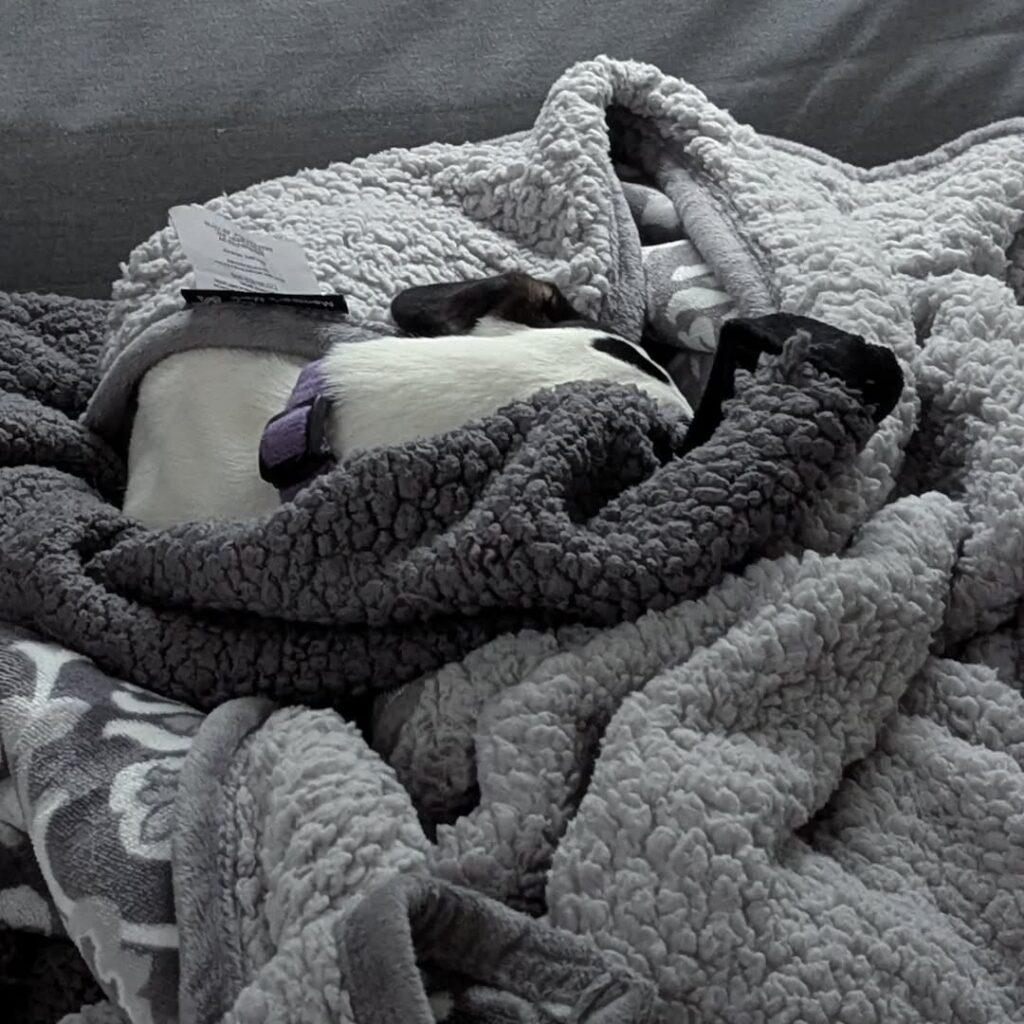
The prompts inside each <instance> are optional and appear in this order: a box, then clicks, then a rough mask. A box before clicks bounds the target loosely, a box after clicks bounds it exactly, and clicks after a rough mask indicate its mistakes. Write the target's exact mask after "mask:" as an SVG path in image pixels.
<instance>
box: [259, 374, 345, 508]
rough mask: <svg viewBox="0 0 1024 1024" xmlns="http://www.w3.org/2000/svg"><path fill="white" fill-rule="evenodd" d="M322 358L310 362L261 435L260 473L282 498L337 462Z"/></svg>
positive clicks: (294, 491)
mask: <svg viewBox="0 0 1024 1024" xmlns="http://www.w3.org/2000/svg"><path fill="white" fill-rule="evenodd" d="M321 363H322V360H319V359H317V360H315V361H314V362H312V363H307V364H306V365H305V366H304V367H303V368H302V372H301V373H300V374H299V379H298V380H297V381H296V382H295V387H294V388H293V389H292V393H291V395H289V396H288V402H287V403H286V404H285V407H284V411H283V412H279V413H278V414H277V415H276V416H275V417H274V418H273V419H271V420H269V421H268V423H267V425H266V426H265V427H264V428H263V436H262V437H261V438H260V476H261V477H263V479H264V480H266V481H267V483H269V484H272V485H273V486H274V487H276V488H277V490H278V492H279V493H280V495H281V500H282V501H291V500H292V498H294V497H295V495H296V494H298V493H299V491H301V490H302V488H303V487H305V486H306V485H307V484H308V483H311V482H312V481H313V480H315V479H316V477H318V476H320V474H321V473H326V472H327V471H328V470H329V469H331V468H332V467H333V466H334V464H335V458H334V453H333V452H332V451H331V441H330V436H329V429H328V428H329V423H328V420H329V415H330V411H331V400H330V398H328V397H327V394H326V381H325V380H324V374H323V366H322V365H321Z"/></svg>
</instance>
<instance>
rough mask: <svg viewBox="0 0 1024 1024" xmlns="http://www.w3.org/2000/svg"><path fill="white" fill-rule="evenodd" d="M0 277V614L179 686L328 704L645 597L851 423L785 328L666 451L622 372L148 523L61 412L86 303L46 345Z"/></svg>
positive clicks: (664, 431) (199, 702)
mask: <svg viewBox="0 0 1024 1024" xmlns="http://www.w3.org/2000/svg"><path fill="white" fill-rule="evenodd" d="M5 302H6V305H5V307H4V308H5V310H6V313H5V314H4V320H5V327H4V329H5V331H6V332H7V334H8V337H9V343H8V344H5V345H4V346H3V349H2V351H0V372H2V373H3V374H4V379H5V381H6V382H7V385H6V393H5V394H4V396H3V398H2V402H0V462H2V465H3V468H2V470H0V474H2V477H0V552H2V555H0V618H6V619H8V620H13V621H17V622H20V623H22V624H25V625H30V626H31V627H32V628H34V629H35V630H37V631H39V632H40V633H42V634H43V635H45V636H47V637H49V638H51V639H53V640H56V641H58V642H60V643H63V644H66V645H67V646H68V647H71V648H72V649H75V650H78V651H80V652H81V653H83V654H86V655H88V656H89V657H91V658H94V659H95V660H96V662H97V663H98V664H100V665H101V666H102V667H103V668H105V669H106V670H108V671H111V672H113V673H115V674H117V675H120V676H123V677H125V678H128V679H131V680H133V681H134V682H136V683H137V684H139V685H142V686H145V687H147V688H149V689H152V690H154V691H156V692H158V693H161V694H163V695H166V696H171V697H175V698H178V699H182V700H185V701H188V702H189V703H191V704H193V705H194V706H197V707H201V708H210V707H213V706H215V705H217V704H218V703H220V702H222V701H224V700H225V699H227V698H230V697H236V696H242V695H247V694H259V695H264V696H269V697H272V698H274V699H279V700H303V701H311V702H315V703H325V702H333V703H342V704H344V702H345V701H346V700H348V699H350V698H358V697H361V696H363V695H365V694H367V693H369V692H372V691H378V690H384V689H389V688H392V687H395V686H397V685H399V684H401V683H404V682H407V681H409V680H411V679H414V678H416V677H417V676H419V675H421V674H423V673H424V672H427V671H430V670H433V669H436V668H439V667H440V666H441V665H443V664H445V663H446V662H448V661H452V660H455V659H457V658H459V657H461V656H462V655H464V654H465V653H467V652H468V651H470V650H471V649H473V648H475V647H477V646H479V645H480V644H481V643H483V642H485V641H486V640H488V639H491V638H492V637H495V636H497V635H499V634H500V633H504V632H508V631H509V630H513V629H517V628H522V627H527V626H534V627H546V626H553V625H565V624H568V623H584V624H591V625H610V624H613V623H616V622H618V621H621V620H624V619H631V618H635V617H636V616H637V615H639V614H641V613H642V612H643V611H645V610H648V609H663V608H667V607H669V606H670V605H672V604H674V603H675V602H677V601H679V600H681V599H684V598H689V597H693V596H695V595H697V594H699V593H701V592H702V591H704V590H705V589H706V588H707V587H708V586H710V585H711V584H713V583H715V582H717V581H718V580H720V579H721V578H722V576H723V575H724V573H725V572H726V571H728V570H734V569H737V568H739V567H741V566H743V565H745V564H746V563H747V562H748V561H750V559H751V558H753V557H755V556H758V555H761V554H763V553H764V552H765V551H766V550H769V549H772V548H777V547H778V546H779V545H780V544H781V543H783V542H784V541H785V540H786V538H787V537H788V536H790V534H791V532H792V529H793V524H794V523H795V522H796V521H798V519H799V516H800V514H801V513H803V512H806V510H807V508H808V506H809V505H810V504H811V503H813V501H814V498H815V496H816V495H818V494H820V493H821V492H822V491H823V489H824V488H825V486H826V485H827V484H828V482H829V480H830V479H831V478H832V477H833V476H834V475H835V474H836V472H837V471H839V470H840V469H842V468H843V467H845V466H848V465H849V464H850V463H851V461H852V459H853V457H854V456H855V454H856V452H857V451H858V450H859V449H860V448H861V447H862V446H863V445H864V443H865V442H866V441H867V439H868V437H869V436H870V434H871V433H872V430H873V423H872V421H871V419H870V416H869V415H868V413H867V412H866V411H865V409H864V408H863V407H862V405H861V404H860V403H859V402H858V401H857V400H856V399H855V398H854V397H853V396H852V395H851V393H850V392H848V391H847V390H846V389H845V388H844V387H843V386H842V385H840V384H839V383H838V382H836V381H835V380H834V379H832V378H828V377H822V376H819V375H817V374H816V372H815V371H814V370H813V369H812V368H811V367H810V366H808V365H807V363H806V362H805V360H804V359H803V349H804V342H803V341H802V340H801V339H800V338H795V339H794V340H793V341H792V342H791V344H790V345H789V348H788V349H787V352H786V354H785V356H784V358H783V359H782V360H781V361H780V362H779V363H778V364H777V365H776V366H774V367H772V368H769V369H765V370H764V371H763V372H760V375H759V376H758V377H757V379H756V380H755V379H753V378H750V377H744V379H743V380H742V381H741V382H740V389H739V394H738V398H737V400H736V401H735V402H733V403H732V404H731V405H730V406H729V407H728V409H727V413H726V417H725V422H724V423H723V424H722V426H721V428H720V430H719V431H718V434H717V435H716V437H715V438H714V439H713V441H712V442H711V443H710V444H707V445H705V446H703V447H701V448H699V449H697V450H695V451H693V452H690V453H688V454H686V455H685V456H681V455H680V451H681V443H682V438H683V431H682V428H681V426H680V425H678V424H675V423H673V422H671V421H668V420H665V419H663V418H662V416H661V415H660V414H659V413H658V412H657V410H656V409H655V407H654V405H653V403H652V402H651V401H650V400H649V399H648V398H646V397H645V396H644V395H642V394H641V393H640V392H639V391H637V390H635V389H629V388H624V387H617V386H612V385H603V384H593V385H588V386H579V385H569V386H567V387H565V388H562V389H558V390H557V391H555V392H551V393H541V394H539V395H537V396H535V397H534V398H533V399H531V400H529V401H527V402H522V403H518V404H516V405H513V406H510V407H508V408H505V409H503V410H501V411H500V412H499V413H497V414H495V415H494V416H492V417H490V418H488V419H486V420H483V421H481V422H478V423H474V424H470V425H468V426H466V427H464V428H462V429H460V430H458V431H455V432H454V433H452V434H449V435H446V436H443V437H439V438H432V439H428V440H425V441H421V442H415V443H411V444H408V445H405V446H402V447H400V448H395V449H386V450H385V449H382V450H377V451H371V452H368V453H366V454H364V455H362V456H360V457H357V458H356V459H354V460H352V461H351V462H349V463H347V464H346V465H345V466H343V467H341V468H339V469H337V470H336V471H334V472H332V473H331V474H329V475H327V476H326V477H324V478H323V479H321V480H319V481H317V482H316V483H315V484H313V485H312V486H310V487H309V488H308V489H306V490H305V491H304V492H303V493H302V494H301V495H300V496H299V498H298V499H297V500H296V501H295V502H294V503H293V504H288V505H284V506H282V507H281V508H280V509H279V510H278V511H276V512H274V513H273V514H271V515H270V516H268V517H266V518H263V519H258V520H248V521H239V522H227V523H198V524H192V525H186V526H181V527H178V528H175V529H170V530H164V531H149V530H144V529H141V528H140V527H138V526H137V525H135V524H133V523H131V522H129V521H128V520H126V519H125V518H123V517H122V516H121V515H120V513H119V511H118V509H117V505H116V503H117V489H118V485H119V483H120V481H121V472H122V470H121V463H120V461H119V459H118V458H117V456H116V455H115V453H114V452H112V451H111V450H110V449H108V448H107V446H106V445H105V444H104V443H103V442H102V441H100V440H99V439H98V438H97V437H96V436H95V435H93V434H92V433H91V432H90V431H88V430H87V429H85V428H84V427H83V426H82V425H81V424H80V423H79V422H78V420H77V419H76V414H77V413H78V412H80V410H81V403H82V399H83V398H85V397H86V395H87V393H88V385H89V383H90V382H91V381H92V380H93V379H94V371H93V369H92V366H93V365H94V360H95V359H96V357H97V355H98V352H99V346H100V342H101V340H102V337H101V332H100V330H99V324H98V320H95V319H94V320H92V321H87V320H85V319H84V318H85V316H86V313H85V312H83V313H82V314H81V315H82V317H83V320H82V324H83V326H82V331H81V332H79V333H76V334H74V335H73V336H72V344H73V346H74V347H73V348H68V346H67V345H66V344H65V341H64V335H63V334H60V335H57V334H54V333H50V332H49V330H48V324H49V323H50V320H51V318H52V316H53V313H52V309H53V304H52V302H51V301H50V300H46V299H40V298H33V297H27V298H20V299H10V298H9V299H6V300H5ZM58 308H62V309H68V308H73V307H67V306H59V307H58ZM83 309H84V310H87V311H89V312H92V311H93V310H94V307H92V306H88V307H83ZM239 315H247V314H239ZM248 315H253V314H248ZM255 315H259V314H258V313H257V314H255ZM43 361H45V363H43ZM41 365H45V368H46V369H45V373H43V372H41V371H40V366H41ZM81 367H85V368H84V369H83V368H81ZM44 380H45V383H44Z"/></svg>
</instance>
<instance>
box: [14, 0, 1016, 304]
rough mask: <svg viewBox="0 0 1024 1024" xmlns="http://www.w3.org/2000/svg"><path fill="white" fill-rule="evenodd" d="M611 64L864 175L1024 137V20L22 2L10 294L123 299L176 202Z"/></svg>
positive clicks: (411, 139)
mask: <svg viewBox="0 0 1024 1024" xmlns="http://www.w3.org/2000/svg"><path fill="white" fill-rule="evenodd" d="M602 52H608V53H610V54H612V55H613V56H617V57H629V58H634V59H638V60H644V61H649V62H651V63H654V64H657V65H658V66H659V67H661V68H662V69H663V70H664V71H666V72H668V73H670V74H678V75H682V76H684V77H685V78H687V79H689V80H690V81H692V82H694V83H695V84H696V85H698V86H700V87H701V88H702V89H704V90H705V91H706V92H707V93H708V94H709V96H710V97H711V99H712V100H714V101H715V102H717V103H719V104H721V105H723V106H726V107H729V108H730V109H731V110H732V111H733V113H734V114H735V115H736V116H737V117H738V118H740V119H741V120H745V121H750V122H751V123H753V124H754V125H755V126H756V127H757V128H758V129H759V130H761V131H765V132H769V133H773V134H778V135H782V136H786V137H790V138H795V139H797V140H799V141H802V142H806V143H808V144H811V145H814V146H817V147H819V148H821V149H824V150H825V151H826V152H829V153H832V154H834V155H835V156H838V157H841V158H844V159H849V160H852V161H854V162H856V163H859V164H873V163H878V162H881V161H885V160H889V159H893V158H896V157H901V156H906V155H910V154H912V153H917V152H922V151H924V150H926V149H929V148H931V147H933V146H935V145H937V144H939V143H941V142H943V141H945V140H946V139H949V138H952V137H953V136H955V135H957V134H958V133H960V132H962V131H964V130H966V129H968V128H971V127H974V126H977V125H981V124H984V123H987V122H990V121H993V120H996V119H999V118H1004V117H1009V116H1014V115H1019V114H1024V18H1021V16H1020V5H1019V3H1018V2H1017V0H981V2H979V3H975V4H962V3H958V2H956V0H929V2H928V3H923V2H920V0H893V2H890V3H885V4H880V3H868V2H866V0H830V2H829V3H827V4H825V3H821V2H819V0H785V2H779V3H775V2H773V3H762V2H758V0H719V2H712V0H690V2H687V3H675V4H664V3H660V2H658V0H532V2H529V3H521V4H510V5H504V6H503V5H497V4H492V3H485V2H484V0H458V2H449V3H445V4H440V3H436V2H435V3H422V2H421V0H361V2H349V3H341V2H337V0H335V2H331V0H290V2H287V3H281V2H278V0H218V2H217V3H216V4H208V3H200V2H198V0H182V2H180V3H176V4H165V3H158V2H156V0H136V2H128V0H52V2H50V3H47V4H39V3H37V2H35V0H8V2H7V3H5V4H4V19H3V24H2V25H0V238H3V240H4V245H3V247H2V249H0V288H3V289H6V290H18V289H23V290H43V289H53V290H55V291H58V292H62V293H69V294H75V295H95V296H106V295H109V288H110V283H111V281H113V279H114V278H115V277H116V276H117V264H118V261H119V260H121V259H124V258H125V257H126V256H127V254H128V252H129V250H130V249H131V247H132V246H133V245H134V244H135V243H136V242H138V241H140V240H141V239H143V238H145V237H146V236H148V235H149V234H150V233H152V232H153V231H154V230H156V229H158V228H160V227H161V226H163V224H164V223H165V221H166V210H167V208H168V207H169V206H171V205H173V204H174V203H179V202H186V201H201V200H206V199H208V198H210V197H211V196H214V195H217V194H218V193H221V192H224V191H227V192H230V191H233V190H235V189H238V188H241V187H243V186H245V185H248V184H250V183H251V182H253V181H257V180H261V179H264V178H269V177H274V176H276V175H280V174H285V173H289V172H292V171H294V170H296V169H299V168H301V167H306V166H320V165H324V164H326V163H329V162H330V161H332V160H349V159H352V158H353V157H355V156H358V155H360V154H363V153H368V152H372V151H374V150H377V149H380V148H382V147H385V146H391V145H415V144H418V143H422V142H426V141H428V140H430V139H441V140H446V141H462V140H464V139H467V138H474V139H479V138H484V137H487V136H492V135H496V134H500V133H502V132H506V131H512V130H516V129H519V128H525V127H526V126H527V125H529V124H530V123H532V121H533V118H534V115H535V114H536V111H537V108H538V106H539V104H540V102H541V100H542V99H543V96H544V94H545V92H546V90H547V88H548V86H549V85H550V83H551V82H552V81H554V80H555V79H556V78H557V77H558V75H559V74H560V73H561V72H562V71H563V70H564V69H565V68H566V67H567V66H568V65H570V64H572V63H573V62H575V61H577V60H580V59H585V58H588V57H592V56H594V55H595V54H598V53H602Z"/></svg>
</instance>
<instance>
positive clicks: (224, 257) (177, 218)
mask: <svg viewBox="0 0 1024 1024" xmlns="http://www.w3.org/2000/svg"><path fill="white" fill-rule="evenodd" d="M169 216H170V220H171V224H172V225H173V227H174V230H175V231H177V232H178V240H179V241H180V242H181V247H182V249H184V250H185V255H186V256H187V257H188V259H189V262H190V263H191V264H192V267H193V269H194V270H195V277H196V285H195V286H196V288H204V289H205V288H218V289H230V290H234V291H246V292H269V293H272V294H274V293H284V294H291V295H302V294H308V295H317V294H319V292H320V288H319V286H318V285H317V281H316V278H315V277H314V276H313V271H312V270H311V269H310V266H309V264H308V263H307V262H306V254H305V253H304V252H303V251H302V246H300V245H299V244H298V243H297V242H291V241H289V240H288V239H285V238H274V236H273V235H265V234H263V233H262V232H259V231H243V230H241V229H240V228H239V227H238V226H237V225H235V224H234V223H232V221H230V220H228V219H227V218H225V217H221V216H220V215H218V214H216V213H211V212H210V211H209V210H207V209H204V208H203V207H202V206H173V207H171V210H170V213H169Z"/></svg>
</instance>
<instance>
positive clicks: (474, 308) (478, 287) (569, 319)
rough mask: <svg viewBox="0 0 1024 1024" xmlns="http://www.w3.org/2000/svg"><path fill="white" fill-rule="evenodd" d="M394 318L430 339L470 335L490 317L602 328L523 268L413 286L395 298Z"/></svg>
mask: <svg viewBox="0 0 1024 1024" xmlns="http://www.w3.org/2000/svg"><path fill="white" fill-rule="evenodd" d="M391 316H392V317H393V319H394V321H395V323H396V324H397V325H398V326H399V328H401V330H403V331H404V332H405V333H406V334H412V335H416V336H418V337H425V338H430V337H435V336H437V335H442V334H469V333H470V332H472V331H473V329H474V328H475V327H476V326H477V324H479V322H480V321H481V320H483V319H484V318H485V317H493V318H494V319H496V320H504V321H507V322H509V323H514V324H522V325H523V326H524V327H556V326H561V327H568V326H571V325H578V326H581V327H592V328H594V329H595V330H599V329H600V325H599V324H597V323H596V322H594V321H592V320H587V319H585V318H583V317H581V316H580V314H579V313H578V312H577V311H576V310H575V309H574V308H573V305H572V303H571V302H569V300H568V299H567V298H566V297H565V296H564V295H563V294H562V292H561V291H560V290H559V288H558V287H557V285H554V284H551V282H549V281H539V280H538V279H537V278H535V277H531V276H530V275H529V274H524V273H521V272H519V271H510V272H509V273H507V274H499V275H497V276H496V277H485V278H481V279H480V280H477V281H455V282H446V283H443V284H427V285H420V286H419V287H416V288H407V289H406V290H405V291H403V292H400V293H399V294H398V295H397V296H395V298H394V300H393V301H392V303H391Z"/></svg>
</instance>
